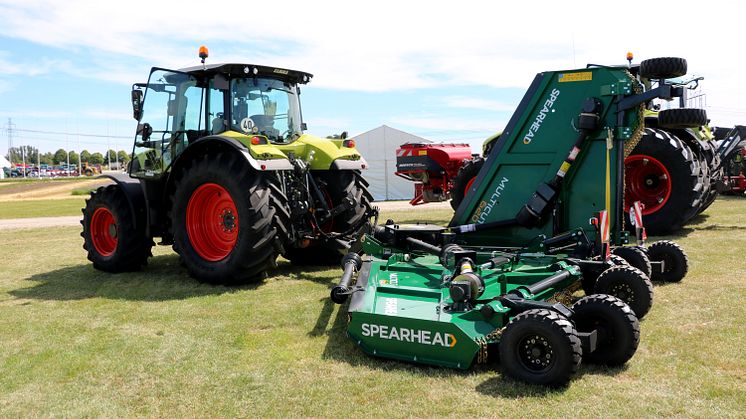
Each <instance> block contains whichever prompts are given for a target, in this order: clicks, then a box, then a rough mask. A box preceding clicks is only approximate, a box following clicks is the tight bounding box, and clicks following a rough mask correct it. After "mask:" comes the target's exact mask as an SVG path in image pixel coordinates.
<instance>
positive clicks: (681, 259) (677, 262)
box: [648, 240, 689, 282]
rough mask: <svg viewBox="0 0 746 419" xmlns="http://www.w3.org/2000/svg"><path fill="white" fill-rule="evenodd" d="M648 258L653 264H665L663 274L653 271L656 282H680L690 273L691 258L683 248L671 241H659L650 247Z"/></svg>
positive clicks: (657, 270) (656, 270)
mask: <svg viewBox="0 0 746 419" xmlns="http://www.w3.org/2000/svg"><path fill="white" fill-rule="evenodd" d="M648 257H650V260H651V261H653V262H663V272H660V270H659V269H655V270H653V276H652V279H653V280H654V281H663V282H679V281H681V280H682V279H684V277H685V276H686V274H687V272H689V257H688V256H687V255H686V252H684V249H682V248H681V246H679V245H678V244H676V243H674V242H672V241H670V240H661V241H657V242H655V243H653V244H651V245H650V246H648Z"/></svg>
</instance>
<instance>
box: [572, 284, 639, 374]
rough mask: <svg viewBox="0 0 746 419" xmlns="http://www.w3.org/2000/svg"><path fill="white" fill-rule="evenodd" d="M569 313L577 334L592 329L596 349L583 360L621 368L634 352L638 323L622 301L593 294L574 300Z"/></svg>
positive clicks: (584, 355)
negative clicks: (571, 314)
mask: <svg viewBox="0 0 746 419" xmlns="http://www.w3.org/2000/svg"><path fill="white" fill-rule="evenodd" d="M572 311H573V312H574V313H575V315H574V316H573V317H572V320H573V323H575V327H576V328H577V330H578V332H591V331H593V330H594V329H595V330H596V350H594V351H593V352H590V353H583V360H584V361H588V362H591V363H595V364H604V365H610V366H615V365H622V364H624V363H625V362H627V361H629V359H630V358H632V355H634V354H635V351H637V345H639V344H640V322H639V321H638V320H637V316H635V313H633V312H632V309H630V308H629V306H628V305H627V304H626V303H625V302H624V301H622V300H620V299H618V298H616V297H613V296H611V295H603V294H594V295H589V296H586V297H583V298H581V299H580V300H578V302H576V303H575V304H574V305H573V306H572Z"/></svg>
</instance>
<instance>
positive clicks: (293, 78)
mask: <svg viewBox="0 0 746 419" xmlns="http://www.w3.org/2000/svg"><path fill="white" fill-rule="evenodd" d="M200 56H201V57H202V65H199V66H196V67H191V68H186V69H182V70H169V69H164V68H157V67H155V68H153V69H152V70H151V72H150V77H149V79H148V82H147V83H138V84H135V85H134V86H133V90H132V106H133V114H134V118H135V119H136V120H137V121H138V125H137V132H136V136H135V141H134V148H133V152H132V163H131V164H130V165H129V170H128V173H127V174H122V175H119V176H117V175H111V176H108V177H110V178H111V179H112V180H114V184H112V185H109V186H105V187H102V188H99V189H98V190H96V191H95V192H93V193H92V194H91V198H90V199H89V200H88V201H87V203H86V207H85V208H84V209H83V220H82V221H81V223H82V224H83V232H82V236H83V238H84V241H85V243H84V248H85V249H86V250H87V252H88V259H89V260H90V261H91V262H93V265H94V267H96V268H97V269H100V270H104V271H108V272H120V271H129V270H134V269H140V268H141V267H143V266H144V265H145V264H146V262H147V259H148V257H149V256H151V248H152V246H153V245H154V241H153V239H154V238H156V237H158V238H160V241H159V244H161V245H172V246H173V249H174V250H175V251H176V252H177V253H178V254H179V256H180V259H181V262H182V264H183V265H184V266H185V267H186V268H187V269H188V271H189V273H190V274H191V275H192V276H193V277H195V278H197V279H199V280H202V281H206V282H211V283H223V284H225V283H241V282H246V281H251V280H256V279H260V278H263V277H264V276H265V274H266V272H267V270H268V269H270V268H272V267H274V266H275V265H276V259H277V257H278V256H279V255H283V256H284V257H286V258H287V259H289V260H291V261H292V262H300V263H322V264H327V263H336V262H337V261H338V260H339V259H340V258H341V255H342V254H343V253H346V252H347V250H348V248H349V247H350V244H351V243H353V242H354V241H355V240H356V239H357V238H358V236H359V235H360V234H361V232H363V231H366V228H367V226H368V225H369V220H370V217H372V216H374V215H375V210H374V209H373V208H372V207H371V201H372V197H371V195H370V193H369V192H368V190H367V183H366V182H365V180H364V179H363V178H362V177H361V174H360V173H361V170H363V169H365V168H366V165H367V163H366V161H365V159H364V158H363V157H362V156H361V155H360V153H359V152H358V151H357V150H356V149H355V141H354V140H352V139H347V138H340V139H321V138H318V137H314V136H312V135H309V134H306V133H305V132H304V131H305V130H306V124H305V123H304V122H303V119H302V114H301V105H300V100H299V96H300V92H301V90H300V85H302V84H306V83H308V82H309V81H310V80H311V78H312V75H311V74H308V73H304V72H300V71H294V70H287V69H283V68H276V67H267V66H261V65H254V64H213V65H205V63H204V59H205V58H206V57H207V53H206V49H205V50H204V51H203V50H201V51H200ZM343 137H346V136H343Z"/></svg>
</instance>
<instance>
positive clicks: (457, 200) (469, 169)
mask: <svg viewBox="0 0 746 419" xmlns="http://www.w3.org/2000/svg"><path fill="white" fill-rule="evenodd" d="M482 166H484V159H483V158H481V157H475V158H473V159H472V160H467V161H466V162H464V165H463V166H461V167H460V168H459V169H458V174H457V175H456V177H455V178H454V179H453V189H451V208H453V210H454V211H455V210H456V209H458V206H459V205H461V202H462V201H463V200H464V198H466V195H467V194H468V193H469V189H470V188H471V185H473V184H474V181H475V180H476V179H477V175H478V174H479V171H480V170H482Z"/></svg>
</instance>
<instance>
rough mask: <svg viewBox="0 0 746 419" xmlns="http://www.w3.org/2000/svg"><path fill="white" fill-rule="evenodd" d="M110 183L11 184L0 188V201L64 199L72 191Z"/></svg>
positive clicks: (91, 180)
mask: <svg viewBox="0 0 746 419" xmlns="http://www.w3.org/2000/svg"><path fill="white" fill-rule="evenodd" d="M111 182H112V181H111V180H107V179H83V180H65V181H57V180H33V181H24V182H13V183H10V184H7V185H4V186H3V187H1V188H0V201H16V200H31V199H65V198H69V197H70V196H71V195H72V192H73V191H74V190H83V189H95V188H97V187H99V186H101V185H107V184H109V183H111Z"/></svg>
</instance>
